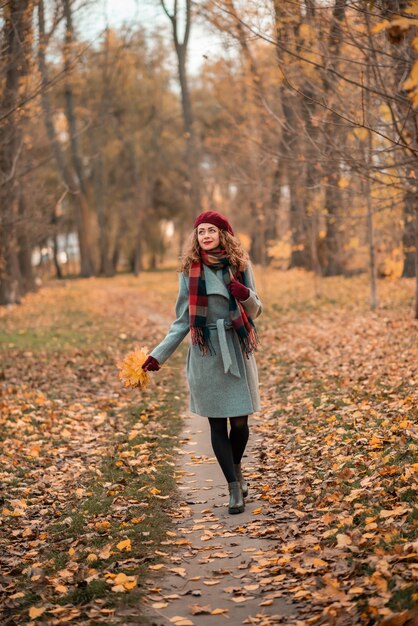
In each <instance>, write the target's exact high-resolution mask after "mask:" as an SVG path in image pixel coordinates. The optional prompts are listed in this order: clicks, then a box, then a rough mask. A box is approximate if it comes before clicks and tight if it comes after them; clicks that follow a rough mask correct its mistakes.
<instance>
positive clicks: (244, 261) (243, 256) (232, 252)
mask: <svg viewBox="0 0 418 626" xmlns="http://www.w3.org/2000/svg"><path fill="white" fill-rule="evenodd" d="M219 244H220V246H221V248H223V249H224V250H225V252H226V253H227V255H228V257H229V262H230V264H231V265H232V267H234V268H236V269H237V270H238V271H239V272H243V271H244V270H245V269H246V267H247V265H248V263H249V260H250V257H249V256H248V253H247V252H246V251H245V250H244V248H243V247H242V243H241V242H240V240H239V239H238V237H235V236H234V235H230V234H229V233H228V232H227V231H226V230H222V229H220V230H219ZM199 262H200V246H199V241H198V239H197V228H195V229H194V230H193V231H192V232H191V233H190V235H189V237H188V239H187V241H186V244H185V246H184V251H183V255H182V257H181V266H180V272H184V273H187V272H188V271H189V269H190V266H191V265H192V264H193V263H199Z"/></svg>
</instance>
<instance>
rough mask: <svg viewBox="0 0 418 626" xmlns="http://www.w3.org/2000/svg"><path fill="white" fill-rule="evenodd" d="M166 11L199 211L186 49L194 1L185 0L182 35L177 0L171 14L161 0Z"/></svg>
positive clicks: (194, 204) (192, 195) (195, 207)
mask: <svg viewBox="0 0 418 626" xmlns="http://www.w3.org/2000/svg"><path fill="white" fill-rule="evenodd" d="M160 2H161V6H162V7H163V9H164V12H165V14H166V15H167V17H168V18H169V20H170V22H171V27H172V32H173V41H174V48H175V51H176V55H177V67H178V78H179V82H180V89H181V106H182V112H183V124H184V136H185V139H186V162H187V170H188V172H187V174H188V178H189V185H190V205H191V206H190V213H191V215H194V214H197V213H199V212H200V210H201V189H200V177H199V157H198V149H197V144H196V134H195V129H194V120H193V109H192V102H191V98H190V89H189V82H188V76H187V48H188V44H189V38H190V30H191V27H192V0H185V11H184V13H185V15H184V20H185V27H184V34H183V38H182V39H181V35H180V32H179V30H180V29H179V21H180V11H179V7H178V0H174V4H173V10H172V12H171V13H170V11H169V9H168V8H167V4H166V2H165V0H160Z"/></svg>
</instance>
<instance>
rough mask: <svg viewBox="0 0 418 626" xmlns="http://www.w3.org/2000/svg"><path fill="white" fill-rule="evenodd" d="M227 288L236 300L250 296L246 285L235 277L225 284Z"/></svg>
mask: <svg viewBox="0 0 418 626" xmlns="http://www.w3.org/2000/svg"><path fill="white" fill-rule="evenodd" d="M227 289H228V291H229V293H230V294H232V295H233V296H234V298H236V299H237V300H247V298H249V297H250V290H249V289H248V287H246V286H245V285H243V284H242V283H240V282H239V280H237V279H236V278H231V282H230V283H229V285H227Z"/></svg>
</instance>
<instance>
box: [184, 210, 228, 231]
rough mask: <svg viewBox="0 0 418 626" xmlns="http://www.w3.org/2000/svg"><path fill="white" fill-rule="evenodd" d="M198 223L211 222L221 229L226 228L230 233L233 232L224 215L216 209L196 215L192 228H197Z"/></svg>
mask: <svg viewBox="0 0 418 626" xmlns="http://www.w3.org/2000/svg"><path fill="white" fill-rule="evenodd" d="M199 224H213V225H214V226H217V227H218V228H220V229H221V230H226V231H227V232H228V233H229V234H230V235H233V234H234V231H233V230H232V226H231V224H230V223H229V222H228V220H227V219H226V217H225V216H224V215H221V214H220V213H217V212H216V211H205V212H204V213H201V214H200V215H198V216H197V218H196V219H195V222H194V228H197V227H198V226H199Z"/></svg>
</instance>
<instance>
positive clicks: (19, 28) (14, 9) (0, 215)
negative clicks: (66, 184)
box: [0, 0, 33, 304]
mask: <svg viewBox="0 0 418 626" xmlns="http://www.w3.org/2000/svg"><path fill="white" fill-rule="evenodd" d="M32 12H33V5H32V2H31V1H30V0H10V1H9V2H7V3H6V4H5V5H4V6H3V25H2V31H3V32H2V54H3V57H4V67H5V68H6V69H5V76H4V79H3V81H2V82H3V90H2V97H1V102H0V113H1V114H2V115H6V116H7V117H5V119H4V120H3V122H2V126H1V128H0V304H14V303H18V302H20V296H21V294H22V293H23V292H24V288H25V286H24V285H23V284H22V276H21V272H20V267H19V256H18V253H19V245H18V235H17V220H18V218H19V184H18V181H17V175H16V172H17V168H18V161H19V157H20V153H21V148H22V142H23V129H22V123H21V117H22V113H21V112H19V111H17V110H14V109H15V108H17V105H18V102H19V97H20V95H19V89H20V86H21V81H22V79H23V78H24V77H25V76H27V74H28V73H29V70H30V67H29V58H30V52H31V51H30V46H31V24H32Z"/></svg>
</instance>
